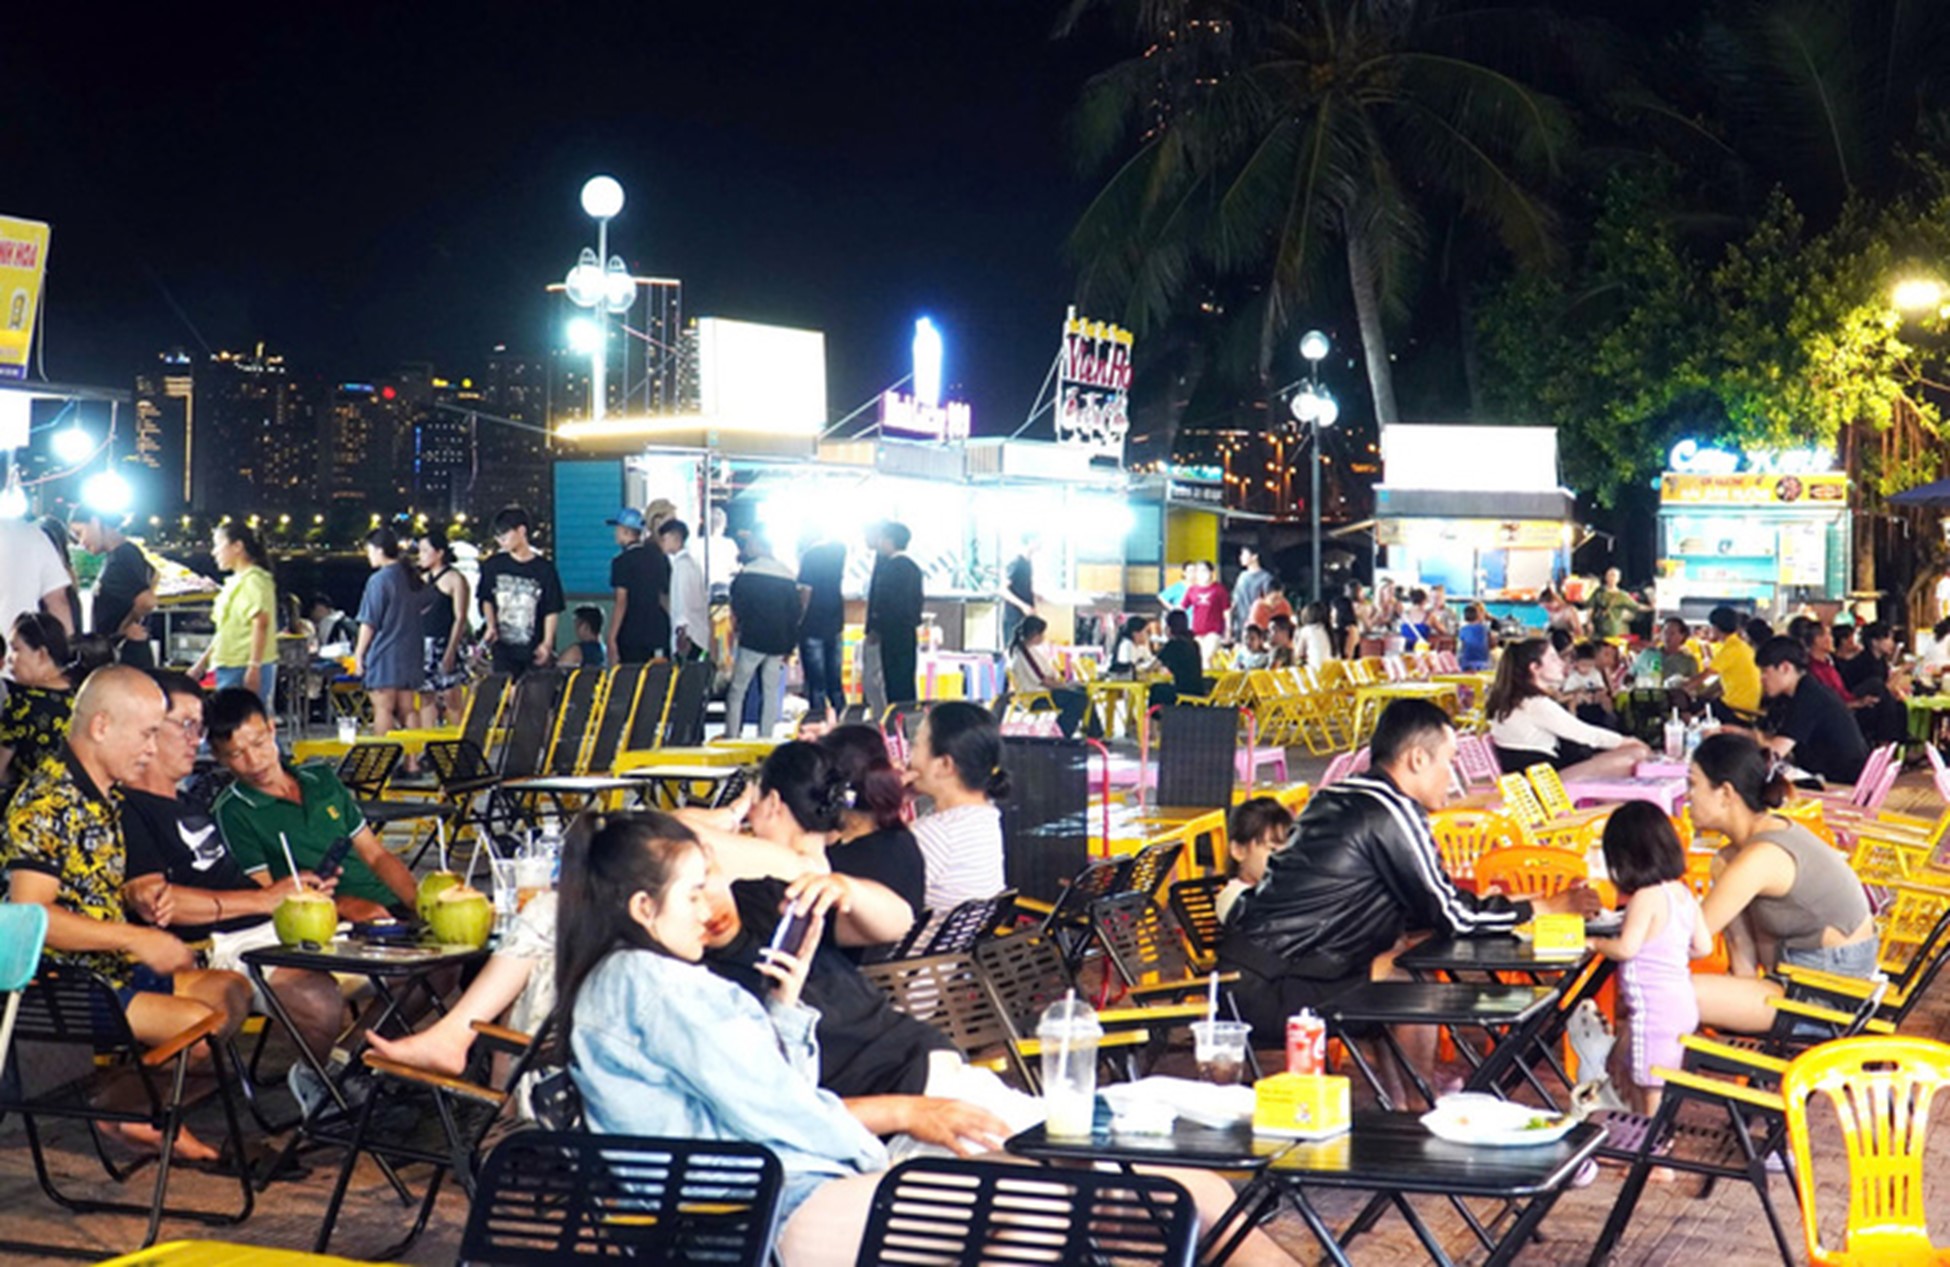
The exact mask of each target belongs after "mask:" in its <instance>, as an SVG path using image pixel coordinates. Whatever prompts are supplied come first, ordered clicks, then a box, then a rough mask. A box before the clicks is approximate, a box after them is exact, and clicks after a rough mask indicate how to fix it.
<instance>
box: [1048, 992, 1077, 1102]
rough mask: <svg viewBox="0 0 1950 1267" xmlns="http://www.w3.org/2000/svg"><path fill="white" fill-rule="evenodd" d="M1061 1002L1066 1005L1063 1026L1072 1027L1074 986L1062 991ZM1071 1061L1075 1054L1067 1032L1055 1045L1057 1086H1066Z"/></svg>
mask: <svg viewBox="0 0 1950 1267" xmlns="http://www.w3.org/2000/svg"><path fill="white" fill-rule="evenodd" d="M1063 1002H1064V1003H1065V1004H1066V1005H1067V1006H1065V1007H1064V1009H1063V1017H1064V1024H1065V1025H1066V1026H1073V1025H1075V1024H1076V1015H1077V988H1076V987H1075V986H1071V987H1070V988H1069V989H1068V990H1066V991H1064V993H1063ZM1073 1059H1075V1053H1074V1052H1072V1051H1071V1050H1070V1035H1069V1034H1068V1032H1065V1033H1064V1035H1063V1041H1062V1042H1059V1043H1058V1044H1057V1045H1056V1075H1055V1077H1054V1079H1053V1081H1055V1082H1056V1083H1057V1084H1058V1085H1067V1081H1068V1078H1069V1075H1070V1069H1069V1065H1070V1061H1071V1060H1073Z"/></svg>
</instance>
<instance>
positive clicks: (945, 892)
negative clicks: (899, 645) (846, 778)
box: [907, 700, 1009, 913]
mask: <svg viewBox="0 0 1950 1267" xmlns="http://www.w3.org/2000/svg"><path fill="white" fill-rule="evenodd" d="M907 778H908V782H909V783H911V784H913V785H914V790H915V792H917V793H918V794H920V795H922V796H925V797H927V798H928V799H929V800H931V801H932V802H934V809H933V811H932V812H931V813H929V814H927V815H925V816H923V817H921V818H919V819H916V820H915V823H914V839H915V841H916V843H918V844H919V845H920V846H921V858H922V860H923V861H924V862H925V863H926V864H927V872H928V888H927V903H928V909H929V910H932V911H935V912H937V913H939V912H943V911H947V910H948V909H950V908H951V907H953V906H954V905H955V904H957V903H959V902H966V901H968V900H969V899H971V898H983V897H993V896H994V895H995V894H997V893H999V892H1001V891H1002V888H1003V879H1002V811H1001V810H999V809H997V808H996V805H995V803H996V802H997V801H1000V800H1003V799H1006V798H1007V797H1008V795H1009V776H1008V775H1007V774H1005V773H1004V772H1003V770H1002V731H1001V729H1000V728H999V727H997V726H996V724H995V718H994V717H993V716H991V715H990V713H989V711H988V710H987V709H985V708H983V707H982V706H981V705H979V704H971V703H968V702H967V701H966V700H950V701H948V702H946V703H942V704H937V705H935V706H934V707H933V708H932V709H930V710H929V711H928V715H927V719H926V720H925V721H923V722H922V723H921V729H920V732H919V733H918V734H916V735H915V737H914V746H913V749H912V750H911V751H910V752H909V753H908V758H907Z"/></svg>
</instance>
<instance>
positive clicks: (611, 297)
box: [566, 176, 636, 422]
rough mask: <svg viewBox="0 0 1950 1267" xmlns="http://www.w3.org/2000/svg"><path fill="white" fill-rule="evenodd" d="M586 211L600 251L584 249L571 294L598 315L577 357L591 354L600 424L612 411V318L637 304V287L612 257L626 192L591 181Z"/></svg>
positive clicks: (593, 414) (605, 180) (611, 182)
mask: <svg viewBox="0 0 1950 1267" xmlns="http://www.w3.org/2000/svg"><path fill="white" fill-rule="evenodd" d="M582 209H583V211H584V212H585V213H586V214H587V215H588V216H589V218H590V219H592V220H594V221H595V222H596V249H595V250H594V251H591V250H590V249H589V248H588V247H584V248H583V249H582V256H581V258H580V259H578V260H577V261H576V266H575V267H574V268H572V269H570V270H569V276H568V281H567V283H566V289H567V290H568V292H569V299H570V301H571V302H573V303H574V304H575V305H576V306H577V307H578V308H588V309H590V310H591V311H592V312H594V313H595V317H596V319H595V321H594V322H593V323H591V324H593V326H594V330H593V333H591V334H590V335H589V336H588V337H586V338H581V339H577V340H576V348H577V350H578V351H582V350H584V347H585V345H587V348H588V350H589V352H590V376H589V382H590V402H589V416H590V419H591V420H592V421H594V422H601V421H602V420H603V415H604V414H605V413H607V412H608V409H609V387H608V378H609V314H610V313H613V312H628V311H629V310H630V305H631V304H633V303H635V302H636V282H635V281H634V280H633V279H632V278H631V277H630V270H629V269H628V268H627V267H625V266H624V264H623V257H622V256H620V255H619V256H611V255H610V253H609V222H610V220H611V218H613V217H614V216H615V215H616V214H617V213H618V212H620V211H621V210H623V186H622V185H620V184H618V183H617V181H616V178H615V177H613V176H591V177H590V178H589V180H588V181H587V182H586V183H585V184H584V185H583V187H582Z"/></svg>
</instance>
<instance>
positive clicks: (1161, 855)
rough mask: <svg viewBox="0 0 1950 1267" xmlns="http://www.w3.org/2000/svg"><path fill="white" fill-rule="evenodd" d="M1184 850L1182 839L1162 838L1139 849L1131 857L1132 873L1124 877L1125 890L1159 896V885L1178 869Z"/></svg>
mask: <svg viewBox="0 0 1950 1267" xmlns="http://www.w3.org/2000/svg"><path fill="white" fill-rule="evenodd" d="M1184 852H1185V842H1184V841H1182V840H1161V841H1159V842H1158V843H1157V844H1155V845H1146V846H1145V847H1144V848H1142V849H1140V850H1138V852H1137V854H1136V855H1135V856H1133V857H1132V859H1131V871H1130V874H1129V875H1127V876H1125V877H1124V888H1125V890H1126V891H1128V892H1131V893H1141V894H1143V895H1144V896H1145V897H1147V898H1154V897H1156V896H1158V886H1159V885H1161V884H1163V883H1164V882H1165V877H1166V876H1168V875H1170V874H1171V873H1172V872H1173V871H1176V870H1177V869H1178V859H1179V857H1180V856H1181V855H1182V854H1183V853H1184Z"/></svg>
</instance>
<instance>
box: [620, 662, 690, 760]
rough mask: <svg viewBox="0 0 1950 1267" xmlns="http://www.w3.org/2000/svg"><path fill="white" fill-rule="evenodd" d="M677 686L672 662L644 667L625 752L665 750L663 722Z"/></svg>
mask: <svg viewBox="0 0 1950 1267" xmlns="http://www.w3.org/2000/svg"><path fill="white" fill-rule="evenodd" d="M676 684H677V666H676V665H674V664H672V663H671V662H670V661H668V660H657V661H653V662H652V663H650V664H648V665H645V666H644V670H643V683H642V685H641V686H639V687H638V688H637V702H636V712H635V713H634V714H633V715H632V716H631V718H630V728H629V730H628V732H627V733H625V735H624V736H623V751H625V752H648V751H650V750H651V749H653V748H661V747H663V744H664V720H665V718H666V717H668V715H669V713H670V697H671V688H673V687H674V686H675V685H676Z"/></svg>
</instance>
